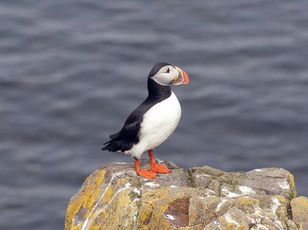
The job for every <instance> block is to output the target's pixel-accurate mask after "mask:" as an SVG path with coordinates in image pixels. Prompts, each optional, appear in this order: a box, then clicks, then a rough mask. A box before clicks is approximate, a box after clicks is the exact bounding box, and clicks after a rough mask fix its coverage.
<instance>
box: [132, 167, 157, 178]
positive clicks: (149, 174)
mask: <svg viewBox="0 0 308 230" xmlns="http://www.w3.org/2000/svg"><path fill="white" fill-rule="evenodd" d="M136 172H137V174H138V175H139V176H143V177H145V178H148V179H154V178H155V177H156V173H155V172H153V171H151V170H147V169H145V170H141V169H140V170H138V171H136Z"/></svg>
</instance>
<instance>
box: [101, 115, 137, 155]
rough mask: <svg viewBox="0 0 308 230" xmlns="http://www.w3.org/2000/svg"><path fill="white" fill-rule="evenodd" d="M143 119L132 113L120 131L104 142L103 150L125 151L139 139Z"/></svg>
mask: <svg viewBox="0 0 308 230" xmlns="http://www.w3.org/2000/svg"><path fill="white" fill-rule="evenodd" d="M140 123H141V120H140V119H137V116H135V114H134V113H132V114H131V115H130V116H129V117H128V119H127V120H126V122H125V124H124V126H123V128H122V129H121V131H120V132H117V133H115V134H112V135H110V136H109V138H110V140H109V141H107V142H106V143H105V144H104V147H103V148H102V150H108V151H110V152H116V151H122V152H125V151H127V150H129V149H131V147H132V146H133V145H134V144H136V143H137V142H138V141H139V129H140Z"/></svg>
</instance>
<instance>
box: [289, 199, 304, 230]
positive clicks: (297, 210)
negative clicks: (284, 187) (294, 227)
mask: <svg viewBox="0 0 308 230" xmlns="http://www.w3.org/2000/svg"><path fill="white" fill-rule="evenodd" d="M291 209H292V216H293V221H294V222H296V223H297V224H299V225H302V227H303V229H305V230H306V229H308V198H307V197H303V196H300V197H297V198H295V199H293V200H291Z"/></svg>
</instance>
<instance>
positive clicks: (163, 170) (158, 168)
mask: <svg viewBox="0 0 308 230" xmlns="http://www.w3.org/2000/svg"><path fill="white" fill-rule="evenodd" d="M151 170H152V171H153V172H156V173H171V170H170V169H168V168H167V167H166V166H164V165H161V164H156V163H155V164H151Z"/></svg>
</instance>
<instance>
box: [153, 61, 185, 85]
mask: <svg viewBox="0 0 308 230" xmlns="http://www.w3.org/2000/svg"><path fill="white" fill-rule="evenodd" d="M179 76H180V73H179V71H178V70H177V69H176V68H174V67H173V66H171V65H167V66H164V67H162V68H161V69H160V70H159V71H158V72H157V73H156V74H155V75H154V76H153V77H152V79H153V80H154V81H155V82H156V83H158V84H160V85H164V86H167V85H170V84H171V83H172V82H173V81H175V80H176V79H178V77H179Z"/></svg>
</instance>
